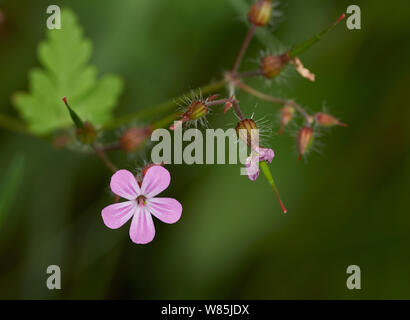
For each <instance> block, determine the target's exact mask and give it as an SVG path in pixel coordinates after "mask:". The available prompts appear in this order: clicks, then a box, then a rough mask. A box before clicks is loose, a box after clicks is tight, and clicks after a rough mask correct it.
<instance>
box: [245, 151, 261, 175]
mask: <svg viewBox="0 0 410 320" xmlns="http://www.w3.org/2000/svg"><path fill="white" fill-rule="evenodd" d="M246 173H247V174H248V178H249V179H250V180H251V181H255V180H256V179H258V177H259V161H258V157H255V156H252V155H251V156H250V157H248V159H246Z"/></svg>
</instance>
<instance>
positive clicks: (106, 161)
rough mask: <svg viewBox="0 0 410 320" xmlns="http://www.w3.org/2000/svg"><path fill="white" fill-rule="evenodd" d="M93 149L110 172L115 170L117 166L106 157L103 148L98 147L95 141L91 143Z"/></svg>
mask: <svg viewBox="0 0 410 320" xmlns="http://www.w3.org/2000/svg"><path fill="white" fill-rule="evenodd" d="M91 146H92V148H93V149H94V151H95V153H96V155H97V156H98V157H99V158H100V159H101V160H102V162H104V164H105V165H106V166H107V168H108V169H110V170H111V171H112V173H115V172H117V170H118V169H117V167H116V166H115V165H114V164H113V163H112V162H111V160H110V159H108V157H107V155H106V154H105V152H104V150H103V149H101V148H100V147H98V146H97V145H96V144H95V143H94V144H92V145H91Z"/></svg>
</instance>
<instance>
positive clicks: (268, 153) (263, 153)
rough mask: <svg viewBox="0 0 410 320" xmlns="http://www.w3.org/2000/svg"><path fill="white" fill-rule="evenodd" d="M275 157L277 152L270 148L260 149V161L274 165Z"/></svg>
mask: <svg viewBox="0 0 410 320" xmlns="http://www.w3.org/2000/svg"><path fill="white" fill-rule="evenodd" d="M274 157H275V152H273V150H272V149H268V148H259V161H267V162H269V163H272V159H273V158H274Z"/></svg>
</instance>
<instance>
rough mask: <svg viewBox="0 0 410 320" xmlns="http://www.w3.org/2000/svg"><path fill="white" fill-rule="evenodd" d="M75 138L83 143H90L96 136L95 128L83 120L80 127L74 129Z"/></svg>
mask: <svg viewBox="0 0 410 320" xmlns="http://www.w3.org/2000/svg"><path fill="white" fill-rule="evenodd" d="M75 134H76V136H77V139H78V140H80V141H81V143H83V144H91V143H93V142H94V140H95V138H96V137H97V130H96V129H95V128H94V126H93V125H92V124H91V123H90V122H84V123H83V127H82V128H77V129H76V130H75Z"/></svg>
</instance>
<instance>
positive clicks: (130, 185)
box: [110, 170, 141, 200]
mask: <svg viewBox="0 0 410 320" xmlns="http://www.w3.org/2000/svg"><path fill="white" fill-rule="evenodd" d="M110 186H111V190H112V192H114V193H115V194H116V195H118V196H120V197H122V198H124V199H127V200H134V199H136V198H137V197H138V196H139V195H140V194H141V189H140V187H139V185H138V183H137V180H136V179H135V177H134V175H133V174H132V173H131V172H129V171H128V170H119V171H117V172H116V173H114V174H113V176H112V177H111V184H110Z"/></svg>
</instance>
